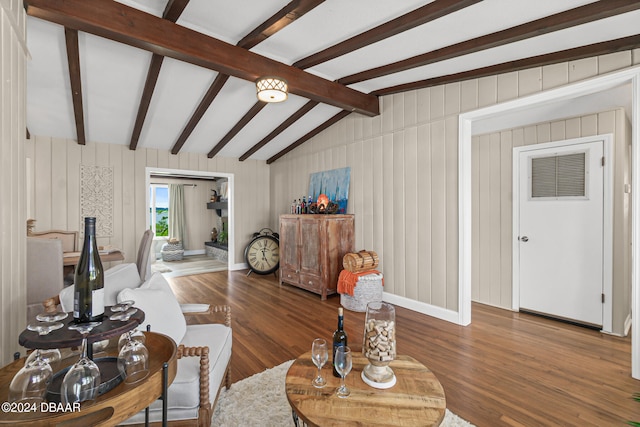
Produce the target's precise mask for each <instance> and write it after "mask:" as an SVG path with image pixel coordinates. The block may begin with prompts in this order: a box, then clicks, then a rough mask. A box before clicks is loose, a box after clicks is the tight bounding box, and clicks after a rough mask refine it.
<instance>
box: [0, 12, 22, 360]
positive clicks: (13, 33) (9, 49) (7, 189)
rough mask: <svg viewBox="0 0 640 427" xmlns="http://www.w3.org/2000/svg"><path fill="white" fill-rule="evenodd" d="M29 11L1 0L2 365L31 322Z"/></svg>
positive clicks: (0, 318)
mask: <svg viewBox="0 0 640 427" xmlns="http://www.w3.org/2000/svg"><path fill="white" fill-rule="evenodd" d="M25 18H26V17H25V12H24V7H23V5H22V1H19V0H2V1H0V82H1V84H0V100H1V101H0V165H1V167H0V200H2V202H1V204H0V235H1V236H2V239H0V366H4V365H5V364H7V363H9V362H10V361H11V360H13V359H12V355H13V353H14V352H16V351H20V350H21V349H20V346H19V345H18V335H19V334H20V332H21V331H22V330H23V329H24V328H25V327H26V316H27V306H26V304H27V288H26V269H25V268H26V267H25V262H26V261H25V260H26V219H27V217H26V214H25V208H26V203H25V179H24V178H25V162H24V139H25V129H26V124H25V105H26V103H25V101H26V98H25V96H26V92H25V88H26V62H25V60H26V58H27V56H28V52H27V49H26V36H25V31H26V30H25V28H26V27H25Z"/></svg>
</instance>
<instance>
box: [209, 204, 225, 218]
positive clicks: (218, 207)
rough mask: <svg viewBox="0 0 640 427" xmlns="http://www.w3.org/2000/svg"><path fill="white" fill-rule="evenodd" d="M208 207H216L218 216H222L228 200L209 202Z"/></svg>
mask: <svg viewBox="0 0 640 427" xmlns="http://www.w3.org/2000/svg"><path fill="white" fill-rule="evenodd" d="M207 209H215V210H216V213H217V214H218V216H220V217H221V216H222V210H223V209H227V202H208V203H207Z"/></svg>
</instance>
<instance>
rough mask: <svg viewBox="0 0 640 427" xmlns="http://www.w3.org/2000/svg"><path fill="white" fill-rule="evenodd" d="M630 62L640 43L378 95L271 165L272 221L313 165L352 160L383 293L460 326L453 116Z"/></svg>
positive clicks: (360, 237) (637, 56)
mask: <svg viewBox="0 0 640 427" xmlns="http://www.w3.org/2000/svg"><path fill="white" fill-rule="evenodd" d="M638 63H640V50H634V51H624V52H619V53H615V54H610V55H606V56H602V57H594V58H588V59H583V60H579V61H573V62H567V63H562V64H556V65H550V66H545V67H538V68H533V69H529V70H523V71H519V72H513V73H507V74H502V75H499V76H490V77H485V78H481V79H474V80H469V81H465V82H461V83H453V84H448V85H444V86H435V87H432V88H428V89H421V90H417V91H409V92H404V93H401V94H396V95H390V96H385V97H382V98H381V100H380V102H381V111H382V114H381V115H380V116H378V117H373V118H369V117H364V116H361V115H356V114H351V115H350V116H348V117H346V118H345V119H343V120H341V121H340V122H338V123H336V124H335V125H333V126H332V127H331V128H329V129H327V130H325V131H323V132H321V133H320V134H318V135H317V136H315V137H313V138H312V139H311V140H309V141H308V142H306V143H305V144H303V145H302V146H300V147H298V148H296V149H295V150H293V151H291V152H290V153H288V154H287V155H286V156H284V157H283V158H282V159H279V160H278V161H276V162H275V163H273V164H272V169H271V195H272V199H273V203H272V211H271V216H272V218H273V219H272V221H275V219H276V218H277V216H278V215H279V214H281V213H285V212H287V209H288V207H289V205H290V203H291V200H292V199H293V198H294V197H295V198H298V197H299V196H300V195H302V194H305V193H306V192H307V191H308V190H307V188H308V185H309V175H310V174H311V173H313V172H318V171H322V170H328V169H334V168H339V167H345V166H350V167H351V186H350V191H349V195H350V198H349V207H348V213H352V214H355V218H356V248H358V249H369V250H374V251H376V252H378V255H379V257H380V269H381V271H382V272H383V273H384V275H385V292H387V293H388V294H389V295H391V296H392V298H395V299H396V301H397V302H398V303H399V304H404V305H407V306H408V305H410V306H411V307H412V308H413V309H416V310H418V311H422V312H425V313H427V314H432V315H435V316H438V317H442V318H446V319H448V320H452V321H458V322H460V323H463V324H464V323H466V322H468V319H462V315H463V314H462V313H461V310H460V309H459V305H458V303H459V299H458V285H459V283H458V282H459V280H458V279H459V277H458V275H459V273H458V119H459V115H460V114H461V113H465V112H470V111H473V110H476V109H479V108H482V107H487V106H493V105H497V104H498V103H501V102H504V101H509V100H513V99H518V98H521V97H524V96H527V95H531V94H534V93H539V92H542V91H544V90H547V89H552V88H557V87H562V86H564V85H567V84H569V83H572V82H576V81H581V80H585V79H588V78H590V77H594V76H598V75H601V74H605V73H608V72H610V71H614V70H620V69H625V68H628V67H630V66H632V65H634V64H638ZM509 209H510V208H509ZM460 279H462V278H460ZM492 286H493V285H492ZM506 296H508V295H506ZM504 297H505V295H501V296H500V301H502V298H504ZM504 301H509V299H508V298H506V299H505V300H504Z"/></svg>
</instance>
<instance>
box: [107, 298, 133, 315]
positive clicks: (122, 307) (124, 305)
mask: <svg viewBox="0 0 640 427" xmlns="http://www.w3.org/2000/svg"><path fill="white" fill-rule="evenodd" d="M135 303H136V302H135V301H133V300H126V301H121V302H119V303H117V304H114V305H112V306H111V311H113V312H114V313H117V312H121V311H127V310H128V309H129V307H131V306H133V304H135Z"/></svg>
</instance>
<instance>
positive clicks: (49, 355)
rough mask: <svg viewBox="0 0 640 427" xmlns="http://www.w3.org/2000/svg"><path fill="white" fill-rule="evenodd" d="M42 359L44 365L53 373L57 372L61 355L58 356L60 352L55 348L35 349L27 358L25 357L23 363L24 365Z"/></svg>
mask: <svg viewBox="0 0 640 427" xmlns="http://www.w3.org/2000/svg"><path fill="white" fill-rule="evenodd" d="M38 357H39V358H40V359H42V360H43V361H44V362H45V363H48V364H49V366H51V369H53V371H54V372H55V371H57V370H58V365H59V364H60V361H61V360H62V355H61V354H60V350H58V349H57V348H48V349H42V350H41V349H37V350H35V351H32V352H31V353H30V354H29V356H27V360H26V361H25V365H27V364H29V363H30V362H33V361H34V360H35V359H36V358H38Z"/></svg>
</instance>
